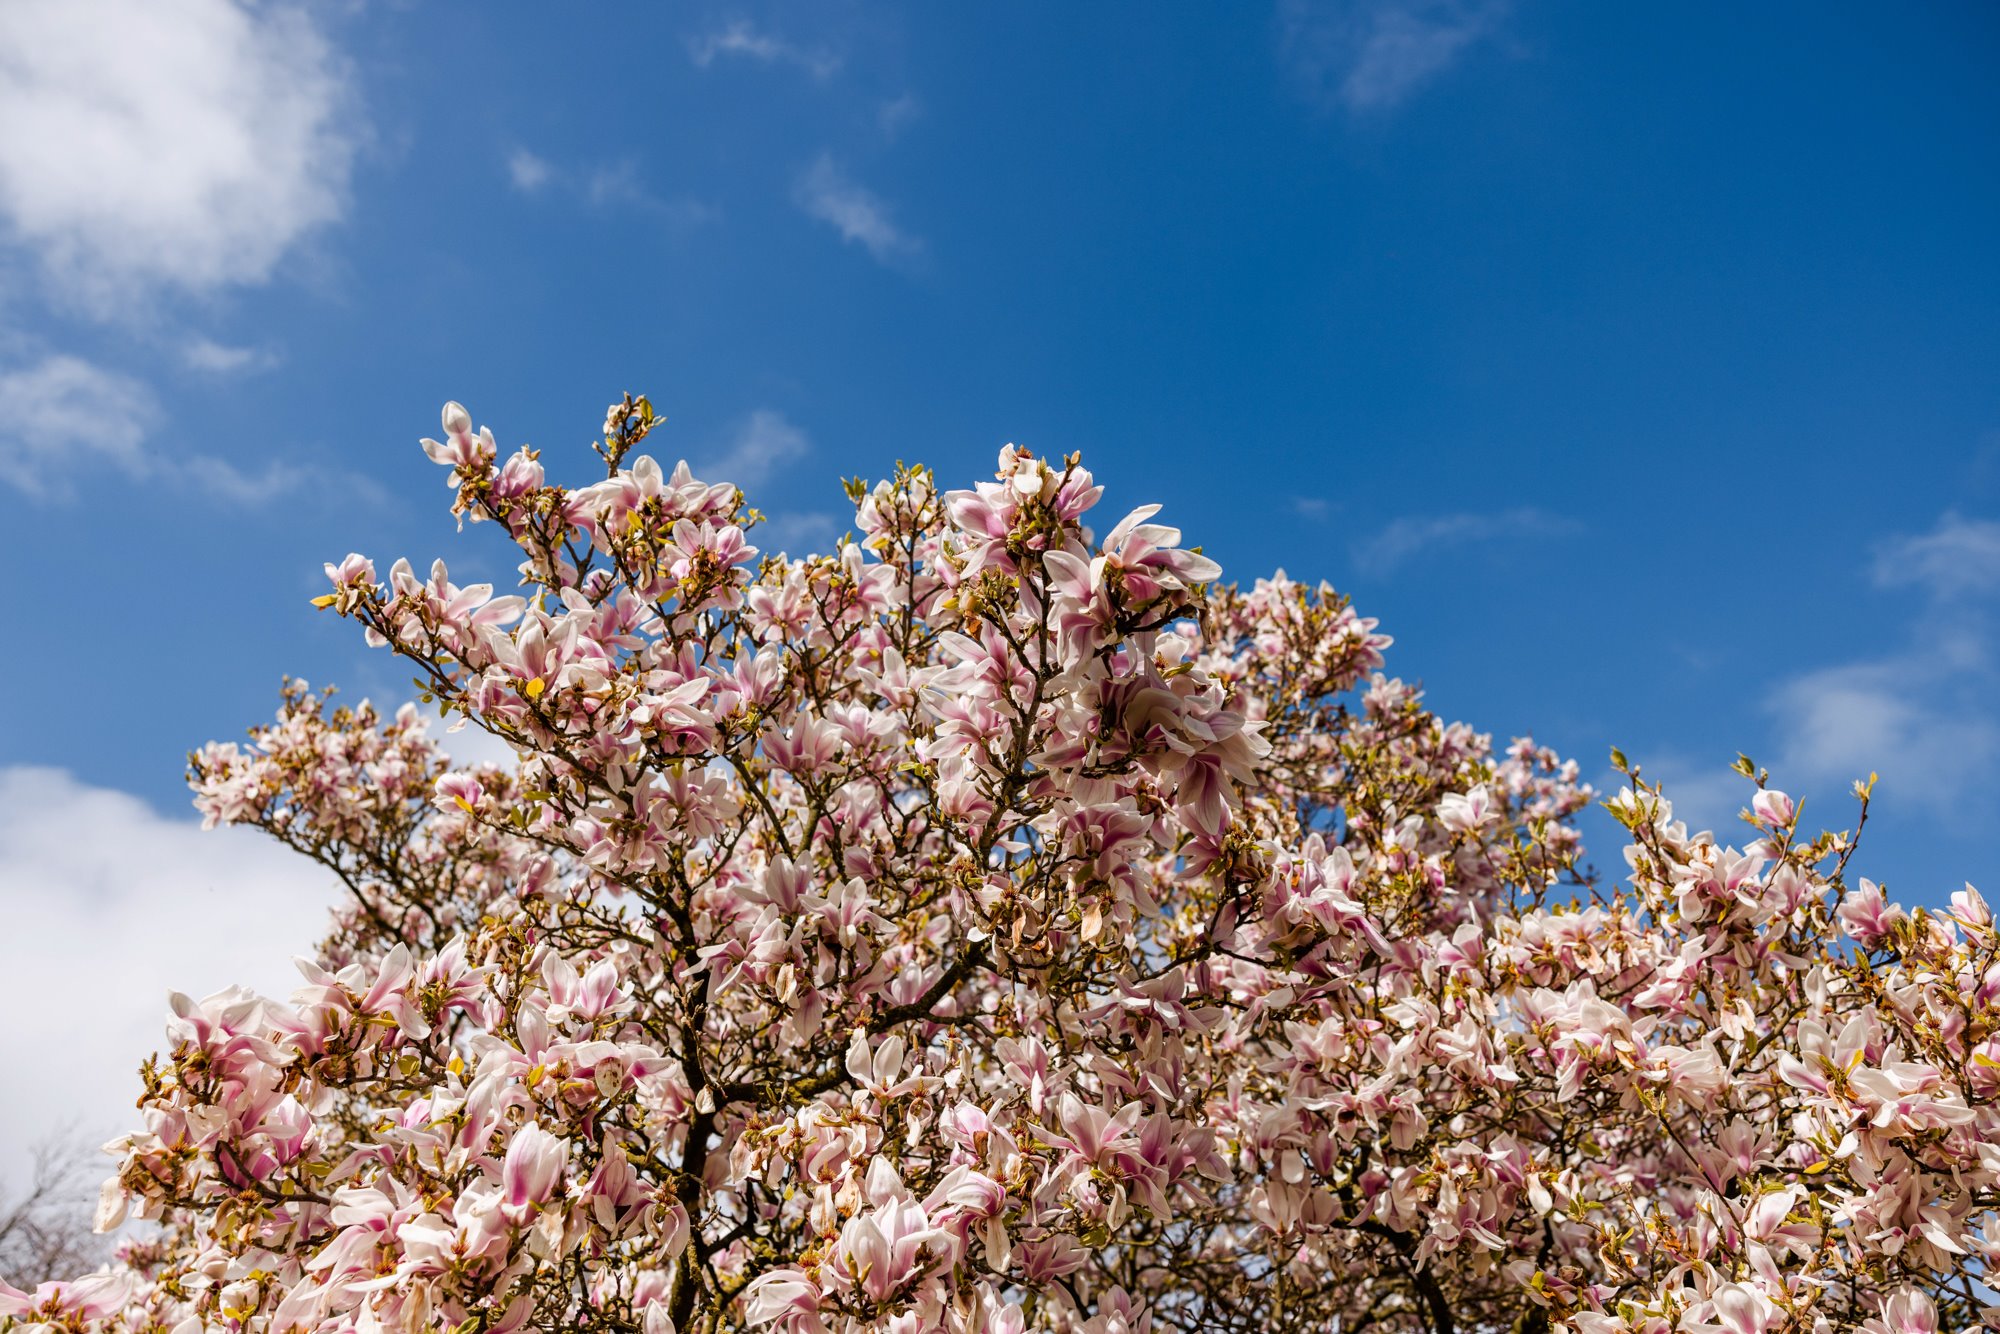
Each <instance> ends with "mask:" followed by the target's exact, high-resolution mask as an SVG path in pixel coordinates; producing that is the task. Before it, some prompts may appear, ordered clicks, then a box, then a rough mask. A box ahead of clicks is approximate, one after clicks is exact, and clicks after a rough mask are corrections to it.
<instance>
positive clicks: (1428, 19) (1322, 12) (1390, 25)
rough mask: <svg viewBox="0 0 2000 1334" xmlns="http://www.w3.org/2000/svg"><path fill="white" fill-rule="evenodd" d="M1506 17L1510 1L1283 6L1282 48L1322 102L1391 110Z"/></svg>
mask: <svg viewBox="0 0 2000 1334" xmlns="http://www.w3.org/2000/svg"><path fill="white" fill-rule="evenodd" d="M1506 11H1507V5H1506V3H1505V0H1280V2H1279V5H1278V29H1279V45H1280V49H1281V52H1282V54H1283V57H1284V60H1285V63H1286V64H1287V65H1288V66H1289V67H1290V69H1291V72H1292V74H1293V76H1294V77H1295V78H1297V79H1298V80H1299V81H1300V83H1301V84H1302V85H1303V86H1304V87H1305V88H1306V90H1307V91H1308V92H1309V93H1310V94H1311V95H1312V96H1313V97H1314V98H1315V99H1318V100H1321V101H1325V102H1328V103H1337V104H1339V105H1341V106H1344V107H1346V108H1347V109H1348V110H1349V111H1354V112H1372V111H1386V110H1389V109H1391V108H1393V107H1396V106H1398V105H1400V104H1401V103H1402V102H1404V101H1405V100H1406V99H1408V98H1409V97H1410V96H1411V95H1412V94H1414V93H1415V92H1417V90H1418V89H1420V88H1422V87H1423V86H1424V85H1425V84H1427V83H1429V82H1431V81H1432V80H1434V79H1436V78H1437V77H1438V76H1439V75H1441V74H1443V73H1444V72H1445V71H1446V70H1447V69H1449V68H1451V66H1452V65H1453V64H1455V63H1456V62H1457V61H1458V60H1459V58H1460V57H1461V56H1463V55H1464V54H1465V53H1466V52H1467V51H1468V50H1469V49H1471V48H1472V47H1473V46H1474V45H1476V44H1477V43H1478V42H1480V41H1482V40H1483V39H1485V38H1487V37H1490V36H1491V35H1492V34H1493V33H1494V32H1495V30H1496V29H1497V28H1498V27H1499V24H1500V21H1501V19H1502V18H1504V17H1505V15H1506Z"/></svg>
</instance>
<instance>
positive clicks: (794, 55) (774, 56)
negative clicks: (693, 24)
mask: <svg viewBox="0 0 2000 1334" xmlns="http://www.w3.org/2000/svg"><path fill="white" fill-rule="evenodd" d="M687 48H688V58H689V59H690V60H692V61H694V63H695V64H696V65H698V66H700V67H701V68H703V69H707V68H708V67H709V66H710V65H712V64H714V63H715V62H716V61H717V60H718V59H721V58H723V57H726V56H734V57H736V58H739V59H743V60H751V61H755V62H756V63H758V64H760V65H792V66H795V67H796V68H798V69H802V70H804V71H805V72H806V73H808V74H810V75H811V76H812V77H813V78H815V79H830V78H832V77H833V76H834V75H835V74H838V73H839V72H840V66H841V64H842V60H841V57H840V55H839V53H838V52H834V51H829V50H827V49H825V48H823V47H805V46H798V45H795V44H794V43H791V42H788V41H786V40H785V39H784V38H782V37H779V36H778V35H777V34H775V33H769V32H764V31H762V30H760V29H758V28H757V27H756V26H755V25H754V24H752V23H750V22H749V21H748V20H745V19H738V20H736V21H734V22H731V23H726V24H724V25H723V26H722V27H720V28H716V29H714V30H712V31H709V32H705V33H702V34H700V35H699V36H695V37H690V38H688V43H687Z"/></svg>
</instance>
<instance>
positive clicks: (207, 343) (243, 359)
mask: <svg viewBox="0 0 2000 1334" xmlns="http://www.w3.org/2000/svg"><path fill="white" fill-rule="evenodd" d="M181 356H182V358H183V359H184V360H185V361H186V362H187V364H188V365H189V366H191V367H193V368H194V369H195V370H198V371H210V372H213V373H215V374H217V375H228V374H231V373H232V372H235V371H247V370H263V369H264V368H265V367H267V366H272V365H275V364H276V363H277V358H276V357H274V356H272V355H271V354H270V353H269V352H266V351H264V350H262V349H261V348H254V347H233V346H230V345H229V344H227V343H218V342H216V341H215V340H214V339H212V338H199V337H197V338H190V339H189V340H188V341H187V343H186V344H185V345H184V346H183V347H182V348H181Z"/></svg>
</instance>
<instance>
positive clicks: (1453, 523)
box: [1354, 507, 1579, 574]
mask: <svg viewBox="0 0 2000 1334" xmlns="http://www.w3.org/2000/svg"><path fill="white" fill-rule="evenodd" d="M1577 531H1579V527H1578V525H1577V524H1576V522H1575V521H1574V520H1571V519H1565V518H1562V517H1560V516H1558V515H1553V514H1548V513H1545V512H1544V511H1542V510H1538V509H1534V508H1532V507H1523V508H1519V509H1511V510H1507V511H1505V512H1504V513H1500V514H1439V515H1433V516H1431V517H1428V518H1407V519H1397V520H1396V521H1394V522H1393V523H1391V524H1390V525H1389V526H1388V527H1386V528H1384V529H1383V530H1382V531H1381V532H1379V533H1377V534H1375V535H1374V536H1373V537H1370V538H1366V539H1364V540H1362V541H1360V542H1357V543H1355V544H1354V563H1355V564H1356V565H1358V566H1360V567H1362V568H1363V569H1367V570H1372V571H1375V572H1376V573H1379V574H1386V573H1388V572H1389V571H1391V570H1393V569H1395V568H1396V567H1397V566H1399V565H1401V564H1403V563H1404V562H1405V561H1407V560H1409V559H1411V558H1412V557H1414V556H1417V555H1419V554H1420V553H1422V552H1426V551H1433V550H1437V549H1439V548H1442V547H1454V546H1464V545H1466V544H1467V543H1471V542H1490V541H1496V540H1499V539H1503V538H1524V537H1525V538H1548V537H1564V536H1568V535H1570V534H1573V533H1575V532H1577Z"/></svg>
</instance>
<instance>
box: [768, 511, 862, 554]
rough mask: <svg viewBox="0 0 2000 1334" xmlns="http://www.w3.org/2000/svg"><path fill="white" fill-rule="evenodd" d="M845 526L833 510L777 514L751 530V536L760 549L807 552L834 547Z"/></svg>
mask: <svg viewBox="0 0 2000 1334" xmlns="http://www.w3.org/2000/svg"><path fill="white" fill-rule="evenodd" d="M845 526H846V525H844V524H843V523H842V521H841V520H839V519H836V518H834V517H833V516H832V515H831V514H821V513H819V512H817V511H810V512H804V513H796V514H773V515H771V516H769V518H768V520H767V521H766V522H765V523H764V524H763V526H761V527H759V528H756V529H753V530H752V531H751V534H750V540H751V541H752V542H754V543H756V544H757V549H758V550H759V551H765V552H782V553H784V554H785V555H788V556H803V555H804V554H806V553H807V552H809V551H816V552H830V551H832V550H833V544H834V543H835V542H836V541H838V540H839V538H840V532H841V529H842V528H843V527H845Z"/></svg>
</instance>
